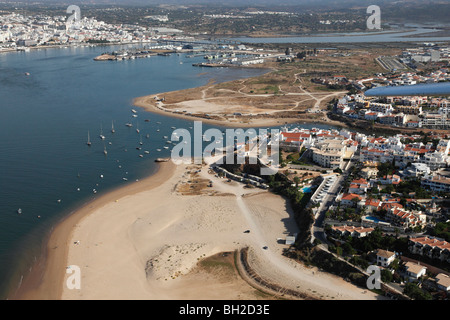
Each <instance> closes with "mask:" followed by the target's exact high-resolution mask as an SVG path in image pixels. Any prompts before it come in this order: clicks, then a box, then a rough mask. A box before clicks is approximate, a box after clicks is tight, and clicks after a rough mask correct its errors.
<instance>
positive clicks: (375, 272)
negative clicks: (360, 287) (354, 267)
mask: <svg viewBox="0 0 450 320" xmlns="http://www.w3.org/2000/svg"><path fill="white" fill-rule="evenodd" d="M366 272H367V273H369V274H370V276H369V277H368V278H367V281H366V285H367V288H368V289H370V290H373V289H381V271H380V267H378V266H375V265H371V266H369V267H368V268H367V271H366Z"/></svg>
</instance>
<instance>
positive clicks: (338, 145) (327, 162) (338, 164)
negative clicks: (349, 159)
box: [310, 139, 347, 169]
mask: <svg viewBox="0 0 450 320" xmlns="http://www.w3.org/2000/svg"><path fill="white" fill-rule="evenodd" d="M310 150H311V151H312V160H313V161H314V162H315V163H317V164H318V165H319V166H321V167H324V168H333V169H335V168H341V169H342V166H343V158H344V156H345V153H346V150H347V148H346V146H345V144H344V141H343V140H341V139H324V140H323V141H321V142H318V143H316V144H315V145H314V147H312V148H311V149H310Z"/></svg>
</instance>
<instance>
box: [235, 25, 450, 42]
mask: <svg viewBox="0 0 450 320" xmlns="http://www.w3.org/2000/svg"><path fill="white" fill-rule="evenodd" d="M434 31H437V30H436V29H431V28H422V27H417V28H409V29H405V30H398V29H394V30H385V31H383V30H381V31H373V32H350V33H334V34H333V33H328V34H318V35H302V36H292V37H277V38H272V37H271V38H249V37H239V38H232V39H231V40H233V41H239V42H245V43H317V44H320V43H367V42H438V41H450V37H437V36H436V37H433V36H427V37H422V36H420V35H421V34H425V33H429V32H434Z"/></svg>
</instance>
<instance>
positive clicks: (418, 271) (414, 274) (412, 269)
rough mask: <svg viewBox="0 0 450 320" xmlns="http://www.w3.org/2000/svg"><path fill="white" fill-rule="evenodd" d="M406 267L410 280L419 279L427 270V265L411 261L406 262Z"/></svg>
mask: <svg viewBox="0 0 450 320" xmlns="http://www.w3.org/2000/svg"><path fill="white" fill-rule="evenodd" d="M405 267H406V275H407V276H408V277H409V278H410V280H418V279H419V278H420V277H422V276H424V275H425V274H426V272H427V267H425V266H422V265H420V264H417V263H413V262H409V261H408V262H406V264H405Z"/></svg>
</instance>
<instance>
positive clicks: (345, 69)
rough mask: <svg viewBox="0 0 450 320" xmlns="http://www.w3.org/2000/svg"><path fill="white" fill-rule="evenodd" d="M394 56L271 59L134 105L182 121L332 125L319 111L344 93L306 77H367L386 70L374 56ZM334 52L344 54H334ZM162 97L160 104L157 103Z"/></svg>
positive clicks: (357, 53) (369, 53) (367, 53)
mask: <svg viewBox="0 0 450 320" xmlns="http://www.w3.org/2000/svg"><path fill="white" fill-rule="evenodd" d="M398 52H399V49H386V50H381V49H379V48H378V49H367V50H363V49H358V50H352V51H343V50H335V51H331V50H329V51H326V52H325V53H319V54H318V55H317V56H310V57H307V58H306V59H305V60H303V61H299V60H296V61H295V62H291V63H280V62H274V61H270V62H267V63H266V64H265V65H264V66H262V67H265V68H270V69H271V71H270V72H268V73H266V74H264V75H261V76H258V77H254V78H248V79H240V80H234V81H230V82H225V83H213V82H210V83H208V84H207V85H205V86H202V87H199V88H192V89H186V90H180V91H174V92H166V93H160V94H157V95H151V96H145V97H140V98H137V99H136V100H135V104H136V105H137V106H140V107H144V108H146V109H148V110H150V111H159V112H171V113H176V114H177V115H178V116H181V117H186V118H195V117H197V118H201V119H203V120H204V121H213V122H214V121H216V122H217V123H223V124H225V122H226V123H227V124H228V125H230V124H234V125H238V124H246V125H266V124H273V125H276V124H278V123H284V122H295V121H315V122H324V123H329V124H333V122H332V121H331V120H330V119H328V118H327V117H326V115H325V113H324V112H323V111H325V110H326V107H327V105H328V104H329V103H330V101H332V100H333V99H335V98H339V97H341V96H343V95H344V94H345V93H346V92H347V90H345V89H341V90H331V89H328V88H327V87H326V86H324V85H320V84H315V83H313V82H311V79H313V78H320V77H332V76H335V75H344V76H346V77H347V78H348V79H361V78H366V77H371V76H373V75H374V74H375V73H378V72H384V71H385V70H383V68H382V67H381V66H380V65H379V64H378V63H377V62H376V61H375V58H377V57H378V56H380V55H389V54H395V53H398ZM335 53H344V54H346V56H333V54H335ZM162 98H164V101H160V102H158V101H157V99H162ZM308 111H313V112H308ZM239 114H242V115H239ZM335 124H337V123H335Z"/></svg>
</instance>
